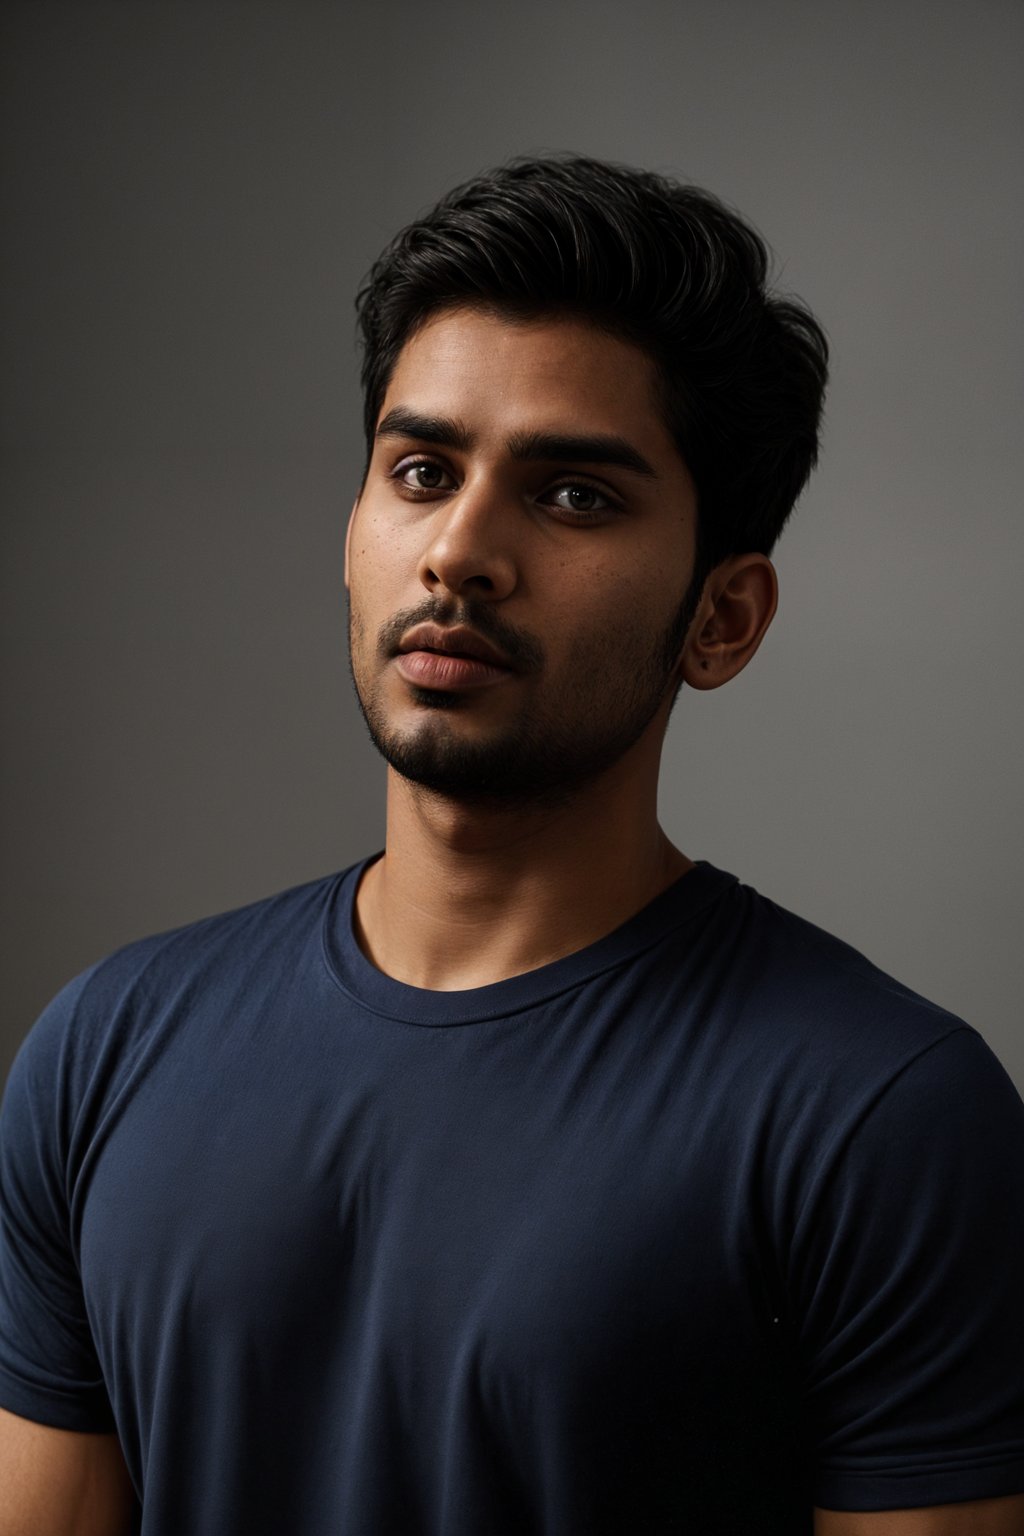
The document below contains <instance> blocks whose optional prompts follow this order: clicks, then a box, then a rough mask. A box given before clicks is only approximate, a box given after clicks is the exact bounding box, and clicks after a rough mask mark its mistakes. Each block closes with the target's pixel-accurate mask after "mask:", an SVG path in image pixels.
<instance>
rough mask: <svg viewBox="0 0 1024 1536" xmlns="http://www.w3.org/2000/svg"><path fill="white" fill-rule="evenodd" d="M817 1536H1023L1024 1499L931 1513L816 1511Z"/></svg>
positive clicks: (957, 1506)
mask: <svg viewBox="0 0 1024 1536" xmlns="http://www.w3.org/2000/svg"><path fill="white" fill-rule="evenodd" d="M814 1536H1024V1495H1016V1494H1015V1495H1014V1496H1013V1497H1011V1498H1007V1499H975V1500H971V1501H969V1502H967V1503H963V1504H939V1505H935V1506H934V1507H933V1508H932V1509H895V1510H873V1511H872V1512H871V1513H864V1514H862V1513H860V1512H848V1511H838V1510H831V1509H817V1510H815V1512H814Z"/></svg>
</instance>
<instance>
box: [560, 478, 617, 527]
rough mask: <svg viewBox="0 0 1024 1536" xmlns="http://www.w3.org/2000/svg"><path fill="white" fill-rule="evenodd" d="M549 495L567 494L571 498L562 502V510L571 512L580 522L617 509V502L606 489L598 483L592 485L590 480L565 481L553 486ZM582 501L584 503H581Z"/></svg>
mask: <svg viewBox="0 0 1024 1536" xmlns="http://www.w3.org/2000/svg"><path fill="white" fill-rule="evenodd" d="M548 495H550V496H565V495H567V496H568V497H569V498H570V499H569V501H568V502H563V503H562V511H563V512H569V513H570V514H571V515H572V516H573V517H574V518H576V519H577V520H578V521H580V522H587V521H588V520H589V519H591V518H596V517H599V516H600V515H601V514H602V513H604V512H612V511H614V510H615V503H614V502H613V501H612V500H611V499H610V498H609V497H608V496H606V495H605V493H604V491H602V490H601V489H600V488H599V487H598V486H596V485H591V484H590V482H589V481H588V480H566V481H563V483H562V484H561V485H556V486H553V487H552V489H551V490H550V491H549V492H548ZM581 501H582V503H583V504H582V505H580V503H581ZM595 503H597V504H596V505H595Z"/></svg>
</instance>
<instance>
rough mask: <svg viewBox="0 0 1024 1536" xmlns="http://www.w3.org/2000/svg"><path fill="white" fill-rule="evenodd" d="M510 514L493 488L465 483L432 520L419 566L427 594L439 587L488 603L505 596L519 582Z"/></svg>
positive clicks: (511, 513)
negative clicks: (478, 597)
mask: <svg viewBox="0 0 1024 1536" xmlns="http://www.w3.org/2000/svg"><path fill="white" fill-rule="evenodd" d="M513 514H514V509H510V508H509V507H508V506H504V507H503V505H502V502H501V498H500V496H499V493H498V492H497V491H496V490H495V489H494V487H493V486H491V487H490V488H489V487H488V486H486V485H484V484H481V485H479V486H477V487H476V488H475V489H473V488H470V487H469V486H463V488H462V490H461V491H460V492H459V493H458V495H457V496H453V497H452V498H451V499H450V500H449V501H448V502H446V503H445V505H444V506H443V507H438V509H437V512H436V514H435V516H434V517H432V518H431V519H430V523H429V529H430V533H429V538H428V542H427V545H426V547H425V548H424V550H423V554H422V556H421V559H420V564H419V576H420V580H421V581H422V582H423V585H424V586H425V587H426V588H427V589H428V590H429V591H431V592H434V591H436V590H437V589H438V588H439V587H442V588H445V589H447V591H449V592H452V593H455V594H462V593H466V592H469V593H471V594H473V595H476V596H486V597H488V598H490V599H492V601H496V600H498V599H500V598H503V597H507V596H508V595H509V593H510V592H512V591H513V590H514V588H515V585H516V582H517V580H518V569H517V561H516V557H515V554H514V552H513V549H512V543H511V541H512V530H511V524H510V521H509V519H510V516H512V515H513Z"/></svg>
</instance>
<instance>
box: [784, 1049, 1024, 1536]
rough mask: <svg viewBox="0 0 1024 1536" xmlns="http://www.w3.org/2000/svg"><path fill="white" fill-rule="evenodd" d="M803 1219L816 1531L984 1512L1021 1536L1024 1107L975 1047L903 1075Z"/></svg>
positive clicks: (800, 1304) (898, 1527) (807, 1404)
mask: <svg viewBox="0 0 1024 1536" xmlns="http://www.w3.org/2000/svg"><path fill="white" fill-rule="evenodd" d="M806 1206H807V1209H806V1211H805V1212H802V1213H801V1219H800V1222H799V1223H798V1241H797V1242H795V1243H794V1250H793V1251H794V1254H795V1261H794V1265H793V1268H792V1269H791V1271H790V1276H791V1283H792V1288H791V1298H792V1299H791V1305H792V1311H793V1317H794V1323H793V1327H794V1335H795V1341H796V1342H795V1354H796V1355H797V1356H798V1358H799V1363H800V1365H801V1369H802V1380H803V1384H804V1424H805V1426H806V1429H805V1435H806V1440H807V1449H808V1453H809V1460H810V1462H811V1466H812V1468H813V1471H812V1486H811V1488H810V1494H811V1498H810V1502H811V1503H812V1504H814V1505H815V1506H817V1507H818V1508H819V1509H821V1510H822V1511H830V1510H836V1511H840V1512H842V1513H841V1514H840V1513H837V1514H835V1515H830V1516H829V1517H828V1518H829V1519H830V1520H831V1522H832V1523H831V1524H829V1525H825V1526H820V1525H819V1529H820V1530H821V1531H824V1532H825V1533H826V1536H833V1533H834V1536H846V1533H847V1532H850V1533H851V1536H854V1533H856V1536H859V1533H860V1532H862V1531H863V1532H864V1533H865V1536H868V1533H870V1536H876V1533H878V1536H880V1533H885V1536H889V1533H890V1532H893V1533H900V1532H903V1531H907V1532H908V1533H910V1536H916V1532H918V1531H920V1532H922V1533H927V1536H931V1533H933V1532H935V1533H938V1532H942V1533H943V1536H945V1533H946V1532H956V1533H957V1536H960V1532H962V1531H964V1523H963V1522H964V1521H965V1520H967V1519H968V1518H969V1517H968V1515H967V1514H966V1511H967V1510H969V1509H973V1507H974V1503H977V1506H978V1508H979V1510H980V1511H981V1514H980V1515H979V1519H980V1518H984V1519H986V1520H990V1521H991V1520H996V1521H1000V1520H1002V1519H1003V1509H1004V1508H1006V1509H1008V1510H1009V1511H1010V1513H1009V1514H1008V1515H1007V1516H1006V1518H1008V1519H1010V1520H1011V1522H1012V1520H1013V1519H1014V1518H1016V1519H1017V1528H1016V1529H1015V1527H1014V1526H1013V1524H1012V1523H1011V1525H1010V1526H1009V1527H1008V1529H1009V1530H1012V1531H1014V1536H1024V1531H1020V1529H1019V1527H1020V1516H1019V1510H1016V1511H1015V1510H1014V1509H1013V1506H1012V1505H1006V1504H1005V1503H1003V1502H1002V1501H1003V1500H1005V1499H1006V1498H1007V1497H1008V1496H1011V1495H1020V1494H1021V1493H1022V1492H1024V1328H1022V1326H1021V1305H1020V1298H1021V1296H1022V1295H1024V1232H1022V1228H1021V1222H1020V1211H1021V1209H1022V1208H1024V1106H1022V1104H1021V1100H1020V1096H1019V1094H1018V1093H1017V1091H1016V1089H1015V1088H1014V1086H1013V1084H1012V1083H1011V1081H1010V1079H1009V1078H1008V1077H1007V1075H1006V1073H1005V1071H1004V1070H1003V1068H1002V1067H1001V1066H1000V1065H999V1063H998V1061H997V1060H996V1058H995V1057H994V1056H993V1055H992V1053H991V1052H990V1051H989V1049H988V1047H986V1046H985V1044H984V1042H983V1041H982V1040H981V1038H980V1037H979V1036H977V1035H975V1034H974V1033H973V1032H972V1031H968V1030H965V1029H961V1030H958V1031H955V1032H952V1033H951V1034H950V1035H948V1036H947V1037H945V1038H944V1039H943V1040H942V1041H940V1042H936V1044H935V1045H933V1046H932V1047H929V1048H928V1049H927V1050H926V1051H924V1052H921V1053H920V1054H919V1055H918V1056H916V1057H915V1058H914V1059H913V1060H912V1062H911V1063H909V1064H908V1065H907V1066H906V1068H905V1069H903V1070H901V1072H900V1073H899V1075H898V1076H897V1077H896V1078H894V1079H893V1080H892V1081H891V1083H890V1084H889V1085H888V1086H887V1087H886V1090H885V1092H884V1093H883V1094H882V1095H880V1096H879V1097H877V1098H875V1099H874V1100H873V1101H872V1103H871V1105H870V1111H869V1112H865V1113H864V1114H863V1115H862V1116H861V1118H860V1120H859V1121H858V1122H857V1125H856V1130H855V1133H853V1134H851V1135H850V1136H848V1137H847V1138H845V1139H844V1140H843V1142H842V1144H841V1146H840V1147H839V1149H838V1151H837V1155H836V1156H835V1157H834V1158H833V1159H832V1161H831V1162H830V1163H829V1164H828V1166H827V1169H826V1170H825V1173H824V1176H823V1177H822V1178H821V1179H820V1180H819V1181H818V1183H817V1185H816V1186H815V1195H814V1199H813V1200H808V1201H807V1202H806ZM972 1501H973V1502H972ZM858 1506H860V1508H861V1509H864V1511H865V1512H864V1513H859V1512H858ZM865 1506H866V1507H867V1508H866V1509H865ZM904 1508H906V1510H907V1512H906V1513H900V1511H901V1509H904ZM911 1510H912V1511H913V1516H911V1513H910V1511H911ZM871 1511H877V1512H878V1513H874V1514H872V1513H871ZM940 1511H941V1513H940ZM912 1520H916V1521H917V1524H916V1525H915V1524H913V1523H909V1524H908V1521H912ZM897 1521H899V1522H901V1523H899V1524H897V1523H896V1522H897ZM839 1522H842V1523H839ZM851 1522H853V1523H851ZM922 1522H925V1523H922ZM943 1522H944V1523H943ZM951 1522H952V1523H951ZM987 1529H988V1527H987V1526H983V1525H979V1524H974V1525H971V1526H969V1527H968V1530H967V1531H966V1532H965V1536H974V1532H975V1531H977V1532H979V1533H982V1532H985V1531H987ZM991 1529H992V1530H993V1531H994V1532H996V1533H998V1536H1002V1533H1003V1531H1004V1529H1007V1527H1004V1525H1002V1524H995V1525H992V1526H991Z"/></svg>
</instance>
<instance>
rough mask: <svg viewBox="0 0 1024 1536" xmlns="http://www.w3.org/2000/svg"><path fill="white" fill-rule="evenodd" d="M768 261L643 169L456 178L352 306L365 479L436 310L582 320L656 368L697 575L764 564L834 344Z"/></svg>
mask: <svg viewBox="0 0 1024 1536" xmlns="http://www.w3.org/2000/svg"><path fill="white" fill-rule="evenodd" d="M768 265H769V263H768V252H767V250H766V247H765V245H764V242H763V241H762V240H761V238H760V237H759V235H758V234H757V233H756V232H755V231H754V230H753V229H752V228H751V227H750V225H749V224H747V223H746V222H745V221H744V220H743V219H741V218H740V217H739V216H738V215H737V214H736V213H734V212H732V211H731V210H729V209H727V208H726V207H725V205H724V204H723V203H721V202H720V201H719V200H718V199H717V198H715V197H713V196H712V195H711V194H710V193H709V192H705V191H702V190H700V189H699V188H696V187H690V186H682V185H679V184H677V183H674V182H672V181H670V180H668V179H667V178H665V177H662V176H659V175H656V174H655V173H654V172H651V171H644V170H637V169H633V168H631V167H628V166H620V165H616V164H612V163H609V162H606V161H601V160H595V159H591V158H589V157H587V156H583V155H565V156H552V157H550V158H542V159H530V158H526V157H520V158H516V159H513V160H511V161H509V162H508V163H507V164H505V165H503V166H500V167H498V168H497V169H496V170H494V171H491V172H489V173H487V174H485V175H482V176H478V177H475V178H474V179H473V180H471V181H468V182H465V183H463V184H462V185H461V186H458V187H456V188H454V189H453V190H452V191H451V192H449V193H447V194H446V196H444V197H443V198H442V199H441V200H440V202H438V203H437V204H436V206H435V207H434V208H433V209H432V210H431V211H430V212H429V213H427V214H425V215H424V216H423V217H422V218H420V219H417V220H416V221H415V222H414V223H412V224H410V225H408V226H407V227H406V228H405V229H403V230H401V231H400V232H399V233H398V234H397V235H396V236H395V238H394V239H393V240H392V241H391V242H390V244H389V245H388V246H387V247H386V248H385V250H384V251H383V252H382V253H381V255H380V257H379V258H378V259H377V261H376V262H375V263H374V265H373V267H372V268H371V269H370V273H369V275H368V278H367V281H366V283H365V284H364V286H363V287H362V289H361V290H360V292H359V294H358V295H357V298H356V309H357V314H358V318H359V327H360V331H361V333H362V342H363V363H362V386H363V400H364V412H363V422H364V430H365V434H366V452H367V467H368V465H369V460H370V456H371V454H372V452H373V437H374V432H375V429H376V425H377V420H378V417H379V414H380V408H381V404H382V402H383V400H384V394H385V391H386V389H387V385H388V381H389V379H390V377H391V374H392V371H393V369H394V366H395V363H396V362H397V360H398V357H399V354H400V352H401V350H402V347H403V346H404V345H405V343H406V342H407V341H408V340H409V337H410V336H411V335H412V334H413V332H414V331H415V330H416V328H417V326H419V325H420V324H421V323H422V322H423V321H424V320H425V319H426V318H427V317H428V316H429V315H431V314H433V313H435V312H436V311H438V310H440V309H443V308H447V307H450V306H454V305H458V304H486V305H489V306H493V307H494V308H495V309H497V310H500V311H504V312H505V313H506V314H507V315H509V316H510V317H516V316H520V317H523V318H528V317H533V318H536V317H539V316H542V315H557V314H565V315H571V316H576V317H579V318H583V319H586V320H587V321H588V322H589V323H590V324H591V325H595V326H598V327H600V328H601V329H603V330H606V331H608V332H609V333H610V334H612V335H614V336H618V337H620V338H621V339H622V340H625V341H630V342H632V343H633V344H634V345H636V346H638V347H639V348H640V349H641V351H643V352H645V353H646V354H647V355H648V356H649V357H650V359H651V361H652V362H653V364H654V366H655V369H656V373H657V395H658V406H659V409H660V411H661V413H662V418H663V420H664V423H665V426H666V428H667V430H668V431H669V433H670V435H671V436H672V438H673V440H674V442H675V444H676V447H677V449H678V451H679V454H680V456H681V458H682V459H683V461H684V463H685V464H686V465H687V467H688V469H689V471H690V474H691V475H692V476H693V479H694V483H695V485H696V487H697V496H698V503H699V527H698V569H702V570H703V571H705V572H706V571H707V570H709V569H710V568H711V567H712V566H713V565H716V564H717V563H718V561H719V560H722V559H724V558H725V556H726V555H730V554H740V553H746V552H747V551H751V550H757V551H760V552H761V553H763V554H766V555H767V554H770V553H771V551H772V549H773V547H774V545H775V542H776V540H777V539H778V536H779V534H780V533H781V531H782V527H783V525H784V523H785V521H786V519H787V518H788V516H789V514H790V512H791V511H792V509H793V506H794V504H795V502H796V500H797V497H798V496H799V494H800V492H801V490H802V489H803V487H804V485H805V483H806V481H807V478H808V476H809V474H810V472H811V470H812V468H813V467H814V465H815V463H816V461H817V453H818V431H819V424H820V420H821V411H822V404H823V399H824V390H825V382H826V374H827V361H828V348H827V344H826V341H825V337H824V334H823V332H822V330H821V327H820V326H819V325H818V323H817V321H816V320H815V319H814V317H813V316H812V315H811V314H810V313H809V311H808V310H807V309H806V308H805V307H804V306H803V305H802V304H800V303H799V302H797V301H794V300H793V299H791V298H785V297H780V296H777V295H774V294H773V293H772V292H771V291H770V290H769V288H768ZM364 480H365V469H364Z"/></svg>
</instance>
